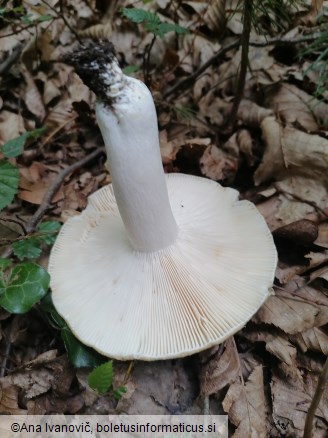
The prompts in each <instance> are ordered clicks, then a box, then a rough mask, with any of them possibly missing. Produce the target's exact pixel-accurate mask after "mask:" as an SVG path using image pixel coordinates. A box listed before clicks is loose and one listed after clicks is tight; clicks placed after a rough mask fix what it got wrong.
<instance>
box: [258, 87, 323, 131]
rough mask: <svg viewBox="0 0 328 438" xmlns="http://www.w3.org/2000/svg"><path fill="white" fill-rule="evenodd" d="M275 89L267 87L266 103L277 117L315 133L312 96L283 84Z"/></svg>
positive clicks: (315, 123)
mask: <svg viewBox="0 0 328 438" xmlns="http://www.w3.org/2000/svg"><path fill="white" fill-rule="evenodd" d="M276 89H277V87H276V86H273V88H272V87H268V88H267V90H266V93H267V98H266V103H267V105H268V106H270V107H271V108H272V109H273V110H274V111H275V113H278V114H279V117H280V118H281V119H282V120H283V121H284V122H285V123H289V124H296V123H297V124H298V125H299V126H302V127H303V128H304V129H305V130H307V131H316V130H317V129H318V125H317V122H316V120H315V117H314V115H313V112H312V109H311V106H314V104H313V101H311V100H312V96H310V95H309V94H307V93H305V92H304V91H302V90H301V89H300V88H298V87H296V86H295V85H293V84H288V83H283V84H280V85H279V89H278V91H276Z"/></svg>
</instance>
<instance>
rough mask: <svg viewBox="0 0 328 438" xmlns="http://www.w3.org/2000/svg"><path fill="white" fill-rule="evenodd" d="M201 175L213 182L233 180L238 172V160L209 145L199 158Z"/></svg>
mask: <svg viewBox="0 0 328 438" xmlns="http://www.w3.org/2000/svg"><path fill="white" fill-rule="evenodd" d="M200 167H201V171H202V174H203V175H205V176H207V177H208V178H211V179H213V180H215V181H222V180H229V181H231V180H233V179H234V176H235V174H236V172H237V170H238V159H237V158H236V157H233V156H231V155H228V154H227V153H226V152H224V151H223V150H222V149H219V148H217V147H216V146H214V145H210V146H208V147H207V148H206V149H205V152H204V154H203V155H202V157H201V158H200Z"/></svg>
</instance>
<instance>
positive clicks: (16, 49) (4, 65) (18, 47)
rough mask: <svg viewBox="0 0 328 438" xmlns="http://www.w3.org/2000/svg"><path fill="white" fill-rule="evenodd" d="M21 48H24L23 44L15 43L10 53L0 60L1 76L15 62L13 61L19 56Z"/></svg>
mask: <svg viewBox="0 0 328 438" xmlns="http://www.w3.org/2000/svg"><path fill="white" fill-rule="evenodd" d="M23 48H24V44H23V43H19V44H17V45H16V46H15V47H14V48H13V50H12V52H11V53H10V55H8V56H7V57H6V58H5V59H4V61H3V62H1V64H0V76H2V75H4V74H5V73H7V71H8V70H9V69H10V68H11V66H12V65H14V64H15V62H16V61H17V60H18V58H19V57H20V54H21V53H22V50H23Z"/></svg>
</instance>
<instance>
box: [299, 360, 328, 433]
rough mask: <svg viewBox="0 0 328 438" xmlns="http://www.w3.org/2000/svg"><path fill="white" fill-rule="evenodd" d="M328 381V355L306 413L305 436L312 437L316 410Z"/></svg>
mask: <svg viewBox="0 0 328 438" xmlns="http://www.w3.org/2000/svg"><path fill="white" fill-rule="evenodd" d="M327 381H328V357H327V359H326V362H325V364H324V366H323V369H322V373H321V374H320V377H319V379H318V384H317V387H316V390H315V393H314V396H313V399H312V401H311V404H310V407H309V410H308V412H307V415H306V420H305V427H304V435H303V438H312V436H313V435H312V427H313V420H314V416H315V412H316V410H317V408H318V406H319V403H320V400H321V397H322V394H323V392H324V390H325V387H326V384H327Z"/></svg>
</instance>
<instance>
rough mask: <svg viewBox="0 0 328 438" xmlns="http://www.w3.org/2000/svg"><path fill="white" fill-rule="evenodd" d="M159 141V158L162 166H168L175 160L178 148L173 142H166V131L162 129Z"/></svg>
mask: <svg viewBox="0 0 328 438" xmlns="http://www.w3.org/2000/svg"><path fill="white" fill-rule="evenodd" d="M159 141H160V145H161V156H162V161H163V164H170V163H172V161H174V160H175V157H176V155H177V153H178V152H179V149H180V146H181V145H180V146H177V145H176V144H175V143H174V142H173V141H168V139H167V131H166V130H165V129H164V130H163V131H161V132H160V133H159Z"/></svg>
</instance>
